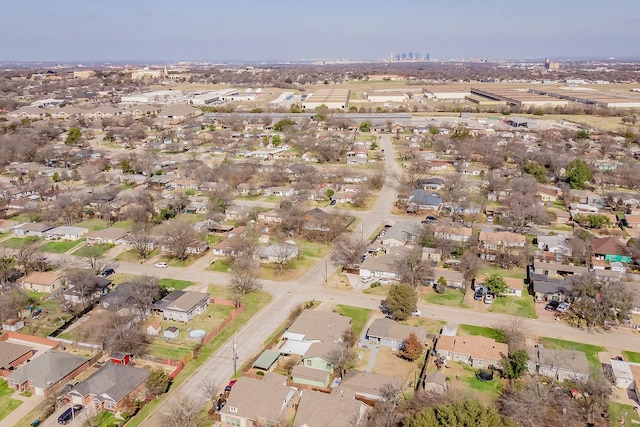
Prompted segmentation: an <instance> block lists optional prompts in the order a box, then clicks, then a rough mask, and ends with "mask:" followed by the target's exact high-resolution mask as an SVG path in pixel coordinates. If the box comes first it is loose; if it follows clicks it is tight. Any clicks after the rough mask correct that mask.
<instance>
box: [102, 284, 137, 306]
mask: <svg viewBox="0 0 640 427" xmlns="http://www.w3.org/2000/svg"><path fill="white" fill-rule="evenodd" d="M137 286H139V285H138V284H137V283H135V282H123V283H120V284H119V285H118V286H116V287H115V288H114V289H113V290H112V291H111V292H109V293H107V294H105V295H102V296H100V302H99V304H100V307H101V308H103V309H105V310H109V311H113V312H116V313H117V312H119V311H120V310H122V309H131V308H132V307H133V305H134V303H135V301H136V298H135V295H136V291H135V289H136V287H137Z"/></svg>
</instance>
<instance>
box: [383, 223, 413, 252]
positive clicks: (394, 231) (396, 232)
mask: <svg viewBox="0 0 640 427" xmlns="http://www.w3.org/2000/svg"><path fill="white" fill-rule="evenodd" d="M419 238H420V230H419V227H418V226H417V225H416V224H415V223H414V222H410V221H396V222H395V223H394V224H393V225H392V226H391V227H390V228H389V229H387V230H386V231H385V234H384V236H383V237H382V239H381V242H382V246H385V247H393V246H413V245H415V244H417V243H418V239H419Z"/></svg>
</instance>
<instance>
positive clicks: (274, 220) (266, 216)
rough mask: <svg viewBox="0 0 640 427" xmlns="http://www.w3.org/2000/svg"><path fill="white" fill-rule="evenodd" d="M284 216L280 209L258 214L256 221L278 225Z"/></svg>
mask: <svg viewBox="0 0 640 427" xmlns="http://www.w3.org/2000/svg"><path fill="white" fill-rule="evenodd" d="M284 215H285V214H284V212H283V211H282V210H281V209H274V210H271V211H266V212H260V213H259V214H258V221H262V222H266V223H268V224H280V223H281V222H282V218H283V216H284Z"/></svg>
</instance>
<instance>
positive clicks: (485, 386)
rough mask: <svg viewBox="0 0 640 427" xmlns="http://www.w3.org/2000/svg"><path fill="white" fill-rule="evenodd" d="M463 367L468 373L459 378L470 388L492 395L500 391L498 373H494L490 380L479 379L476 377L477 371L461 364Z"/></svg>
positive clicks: (500, 382) (496, 394)
mask: <svg viewBox="0 0 640 427" xmlns="http://www.w3.org/2000/svg"><path fill="white" fill-rule="evenodd" d="M463 368H464V370H465V373H468V375H465V376H464V377H462V378H461V380H462V381H463V382H464V383H466V384H467V386H468V387H469V388H470V389H471V390H475V391H477V392H479V393H489V394H491V395H492V396H494V397H497V396H498V395H499V394H500V393H501V392H502V386H503V384H502V381H500V379H499V374H495V375H494V376H493V380H492V381H480V380H479V379H478V378H477V377H476V372H477V371H476V370H475V369H473V368H471V367H470V366H467V365H463Z"/></svg>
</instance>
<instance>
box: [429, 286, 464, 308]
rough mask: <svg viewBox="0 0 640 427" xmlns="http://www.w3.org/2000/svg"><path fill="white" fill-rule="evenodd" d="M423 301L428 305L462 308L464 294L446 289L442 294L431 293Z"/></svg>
mask: <svg viewBox="0 0 640 427" xmlns="http://www.w3.org/2000/svg"><path fill="white" fill-rule="evenodd" d="M425 300H426V301H427V302H428V303H430V304H438V305H446V306H449V307H464V304H463V303H464V292H462V291H458V290H455V289H447V291H446V292H445V293H444V294H437V293H435V292H434V293H432V294H431V295H428V296H427V297H426V298H425Z"/></svg>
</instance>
